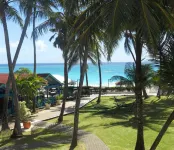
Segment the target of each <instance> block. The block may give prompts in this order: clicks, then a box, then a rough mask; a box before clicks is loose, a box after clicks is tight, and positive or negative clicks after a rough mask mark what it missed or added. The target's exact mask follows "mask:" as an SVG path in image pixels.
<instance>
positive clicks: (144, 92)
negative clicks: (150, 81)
mask: <svg viewBox="0 0 174 150" xmlns="http://www.w3.org/2000/svg"><path fill="white" fill-rule="evenodd" d="M143 96H144V98H145V99H147V98H148V97H149V96H148V95H147V92H146V89H145V87H143Z"/></svg>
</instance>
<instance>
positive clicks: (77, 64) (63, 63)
mask: <svg viewBox="0 0 174 150" xmlns="http://www.w3.org/2000/svg"><path fill="white" fill-rule="evenodd" d="M114 63H117V64H118V63H120V64H125V63H133V62H102V64H114ZM144 63H151V62H144ZM59 64H61V65H62V64H64V63H49V62H48V63H37V65H59ZM78 64H79V63H77V64H76V65H78ZM88 64H92V63H91V62H89V63H88ZM0 65H2V66H3V65H8V64H0ZM16 65H33V63H17V64H16Z"/></svg>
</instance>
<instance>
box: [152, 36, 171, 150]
mask: <svg viewBox="0 0 174 150" xmlns="http://www.w3.org/2000/svg"><path fill="white" fill-rule="evenodd" d="M167 36H168V37H169V38H168V42H165V45H164V48H163V51H161V52H162V56H161V63H160V78H161V79H160V82H161V88H165V89H166V87H167V89H168V90H169V93H170V94H172V92H173V90H174V80H173V76H174V70H173V67H174V34H173V33H168V35H167ZM173 119H174V111H172V112H171V114H170V115H169V117H168V119H167V121H166V122H165V124H164V125H163V127H162V129H161V131H160V132H159V134H158V135H157V137H156V139H155V141H154V142H153V144H152V146H151V148H150V150H155V149H156V148H157V146H158V144H159V143H160V141H161V139H162V137H163V136H164V134H165V133H166V131H167V129H168V127H169V126H170V124H171V123H172V121H173Z"/></svg>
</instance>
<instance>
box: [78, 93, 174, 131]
mask: <svg viewBox="0 0 174 150" xmlns="http://www.w3.org/2000/svg"><path fill="white" fill-rule="evenodd" d="M116 98H117V99H118V102H125V103H126V104H127V106H126V107H117V105H116V104H115V103H114V102H113V103H112V104H113V106H110V107H109V106H106V105H102V104H101V105H100V106H99V107H94V106H95V105H96V104H95V103H93V105H92V104H91V105H88V106H86V107H85V109H82V110H80V113H89V115H87V116H85V119H88V118H90V117H92V116H101V118H102V117H104V118H112V119H115V122H112V123H110V124H108V123H106V124H104V126H105V127H106V128H108V127H112V126H116V125H121V126H124V127H132V128H134V129H135V128H137V126H136V125H137V119H135V116H134V110H135V108H133V109H132V108H131V107H132V105H133V103H134V102H135V96H118V97H116ZM156 99H157V98H156V97H154V96H153V97H150V98H149V99H147V100H144V112H143V120H144V127H145V128H144V130H148V129H151V130H153V131H156V132H159V131H160V130H161V127H162V125H163V124H164V123H165V121H166V120H167V118H168V116H169V115H170V113H171V112H172V109H174V101H173V99H172V98H168V99H166V98H164V99H161V100H158V101H156ZM108 100H109V101H114V98H113V97H110V98H108ZM152 100H153V101H152ZM151 101H152V102H151ZM114 105H115V106H114ZM98 126H101V125H98Z"/></svg>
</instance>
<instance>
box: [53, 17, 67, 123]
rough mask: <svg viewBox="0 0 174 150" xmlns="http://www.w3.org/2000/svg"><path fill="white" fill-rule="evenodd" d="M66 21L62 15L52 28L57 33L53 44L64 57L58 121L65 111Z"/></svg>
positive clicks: (61, 119) (60, 120)
mask: <svg viewBox="0 0 174 150" xmlns="http://www.w3.org/2000/svg"><path fill="white" fill-rule="evenodd" d="M67 23H68V22H67V21H66V19H65V18H64V17H63V16H62V19H61V20H60V22H59V25H58V28H56V29H53V30H52V31H53V32H57V34H58V35H57V37H56V38H55V41H54V43H53V45H54V46H55V47H58V48H60V49H61V50H62V52H63V58H64V89H63V103H62V108H61V112H60V115H59V117H58V122H59V123H60V122H62V121H63V114H64V111H65V103H66V99H67V96H68V49H67V48H66V44H67V43H68V41H67V39H68V37H67V35H68V32H69V30H68V29H69V25H68V24H67ZM54 36H55V35H54ZM52 38H53V37H51V39H52ZM51 39H50V40H51Z"/></svg>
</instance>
